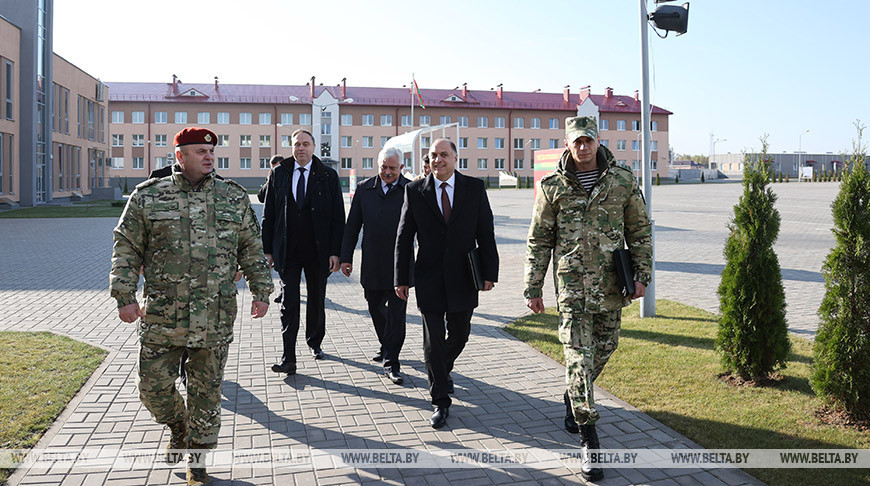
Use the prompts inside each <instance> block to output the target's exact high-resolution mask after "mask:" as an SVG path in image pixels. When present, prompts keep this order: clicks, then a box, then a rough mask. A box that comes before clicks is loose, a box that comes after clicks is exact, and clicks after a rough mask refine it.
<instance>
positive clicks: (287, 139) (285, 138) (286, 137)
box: [281, 135, 290, 147]
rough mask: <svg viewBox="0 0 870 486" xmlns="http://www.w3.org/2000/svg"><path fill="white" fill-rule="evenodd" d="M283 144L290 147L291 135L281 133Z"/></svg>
mask: <svg viewBox="0 0 870 486" xmlns="http://www.w3.org/2000/svg"><path fill="white" fill-rule="evenodd" d="M281 146H282V147H289V146H290V135H281Z"/></svg>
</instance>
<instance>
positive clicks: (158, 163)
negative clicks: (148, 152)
mask: <svg viewBox="0 0 870 486" xmlns="http://www.w3.org/2000/svg"><path fill="white" fill-rule="evenodd" d="M167 165H169V164H168V163H167V162H166V157H154V168H155V169H161V168H163V167H166V166H167Z"/></svg>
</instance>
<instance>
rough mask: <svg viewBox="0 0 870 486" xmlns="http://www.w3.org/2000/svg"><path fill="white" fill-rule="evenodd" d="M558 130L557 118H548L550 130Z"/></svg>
mask: <svg viewBox="0 0 870 486" xmlns="http://www.w3.org/2000/svg"><path fill="white" fill-rule="evenodd" d="M558 128H559V119H558V118H550V130H557V129H558Z"/></svg>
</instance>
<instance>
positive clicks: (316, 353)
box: [311, 348, 323, 359]
mask: <svg viewBox="0 0 870 486" xmlns="http://www.w3.org/2000/svg"><path fill="white" fill-rule="evenodd" d="M311 355H312V356H314V359H323V350H322V349H320V348H314V349H312V350H311Z"/></svg>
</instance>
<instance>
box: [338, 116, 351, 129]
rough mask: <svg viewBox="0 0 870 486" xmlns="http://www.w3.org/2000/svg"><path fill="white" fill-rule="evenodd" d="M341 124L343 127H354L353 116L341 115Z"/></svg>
mask: <svg viewBox="0 0 870 486" xmlns="http://www.w3.org/2000/svg"><path fill="white" fill-rule="evenodd" d="M340 123H341V126H343V127H349V126H351V125H353V115H341V118H340Z"/></svg>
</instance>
